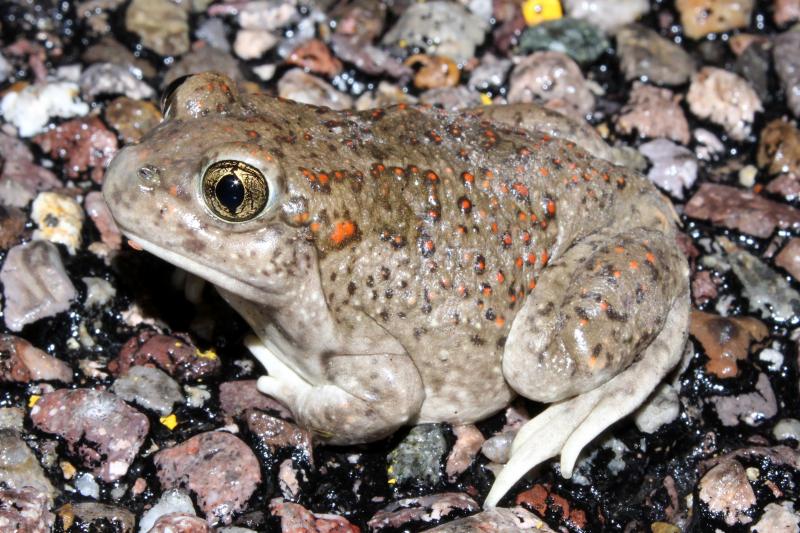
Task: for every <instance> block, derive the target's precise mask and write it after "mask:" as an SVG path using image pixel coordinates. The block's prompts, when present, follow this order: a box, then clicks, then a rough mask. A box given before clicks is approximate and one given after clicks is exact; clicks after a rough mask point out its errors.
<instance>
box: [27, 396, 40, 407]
mask: <svg viewBox="0 0 800 533" xmlns="http://www.w3.org/2000/svg"><path fill="white" fill-rule="evenodd" d="M40 398H41V396H39V395H38V394H31V397H30V398H28V407H29V408H30V407H33V406H34V405H36V402H38V401H39V399H40Z"/></svg>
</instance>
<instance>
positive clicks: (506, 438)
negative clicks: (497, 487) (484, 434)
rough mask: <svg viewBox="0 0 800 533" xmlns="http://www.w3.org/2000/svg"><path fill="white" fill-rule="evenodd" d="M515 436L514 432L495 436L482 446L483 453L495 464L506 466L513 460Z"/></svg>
mask: <svg viewBox="0 0 800 533" xmlns="http://www.w3.org/2000/svg"><path fill="white" fill-rule="evenodd" d="M515 436H516V432H512V431H505V432H501V433H498V434H497V435H493V436H492V437H489V438H488V439H486V442H484V443H483V445H481V453H482V454H483V455H485V456H486V457H487V458H488V459H489V460H490V461H492V462H494V463H498V464H505V463H507V462H508V460H509V459H510V458H511V443H512V442H514V437H515Z"/></svg>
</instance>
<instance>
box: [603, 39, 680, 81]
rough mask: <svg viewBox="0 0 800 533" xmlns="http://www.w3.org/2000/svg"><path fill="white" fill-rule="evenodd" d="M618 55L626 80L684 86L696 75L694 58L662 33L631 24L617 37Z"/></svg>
mask: <svg viewBox="0 0 800 533" xmlns="http://www.w3.org/2000/svg"><path fill="white" fill-rule="evenodd" d="M616 38H617V54H618V55H619V61H620V68H621V69H622V72H623V73H624V74H625V79H628V80H633V79H642V80H643V81H651V82H653V83H656V84H659V85H681V84H683V83H686V82H687V81H688V80H689V77H690V76H691V75H692V72H694V68H695V64H694V60H693V59H692V57H691V56H690V55H689V54H688V53H686V51H684V49H683V48H681V47H680V46H678V45H677V44H675V43H673V42H672V41H670V40H668V39H665V38H664V37H662V36H661V35H659V34H658V32H655V31H653V30H651V29H650V28H647V27H645V26H642V25H640V24H630V25H628V26H625V27H624V28H622V29H620V30H619V31H618V32H617V35H616Z"/></svg>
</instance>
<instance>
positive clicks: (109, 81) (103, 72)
mask: <svg viewBox="0 0 800 533" xmlns="http://www.w3.org/2000/svg"><path fill="white" fill-rule="evenodd" d="M78 83H79V85H80V86H81V95H82V96H83V97H84V99H86V100H89V101H91V100H94V99H95V98H96V97H97V96H100V95H104V96H107V95H125V96H127V97H128V98H133V99H134V100H146V99H148V98H152V97H153V96H155V94H156V92H155V91H154V90H153V88H152V87H150V86H149V85H148V84H147V83H145V82H143V81H142V80H140V79H139V78H137V77H136V76H135V75H134V74H133V73H132V72H131V71H130V70H129V69H127V68H125V67H121V66H119V65H114V64H112V63H95V64H94V65H91V66H90V67H89V68H87V69H86V70H84V71H83V73H82V74H81V78H80V81H79V82H78Z"/></svg>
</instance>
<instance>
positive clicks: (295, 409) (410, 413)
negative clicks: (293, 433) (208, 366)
mask: <svg viewBox="0 0 800 533" xmlns="http://www.w3.org/2000/svg"><path fill="white" fill-rule="evenodd" d="M246 344H247V347H248V349H249V350H250V351H251V352H252V353H253V355H254V356H255V357H256V359H258V360H259V362H260V363H261V364H263V365H264V367H265V368H266V369H267V372H269V375H268V376H262V377H260V378H259V379H258V389H259V390H260V391H261V392H263V393H264V394H268V395H270V396H272V397H273V398H275V399H277V400H278V401H280V402H282V403H284V404H285V405H286V406H287V407H289V409H290V410H291V411H292V414H293V415H294V417H295V419H296V420H297V422H298V423H299V424H300V425H301V426H303V427H305V428H308V429H310V430H311V431H313V432H314V434H315V435H316V436H317V437H319V438H321V439H322V440H324V441H326V442H328V443H331V444H350V443H357V442H369V441H373V440H377V439H380V438H382V437H385V436H387V435H389V434H390V433H392V432H393V431H395V430H396V429H397V428H399V427H400V426H402V425H403V424H406V423H408V422H410V421H412V420H413V419H414V418H415V417H416V416H417V415H418V414H419V409H420V407H421V405H422V401H423V399H424V398H425V392H424V388H423V386H422V378H421V377H420V375H419V372H418V371H417V368H416V367H415V366H414V363H413V362H412V361H411V358H410V357H408V355H406V354H370V355H331V356H329V357H328V358H327V359H326V361H325V365H324V369H323V373H324V374H323V375H322V376H316V377H315V379H316V380H317V382H315V383H312V382H311V381H309V380H307V379H305V378H304V377H303V376H301V375H299V374H298V373H297V372H296V371H295V370H294V369H293V368H291V367H290V366H288V365H287V364H286V363H284V362H283V361H282V360H281V359H280V358H279V357H278V356H277V355H275V354H274V353H273V352H272V350H270V349H269V347H267V346H265V345H264V344H263V343H262V342H261V341H260V340H259V339H257V338H256V337H249V338H248V339H247V341H246Z"/></svg>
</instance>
